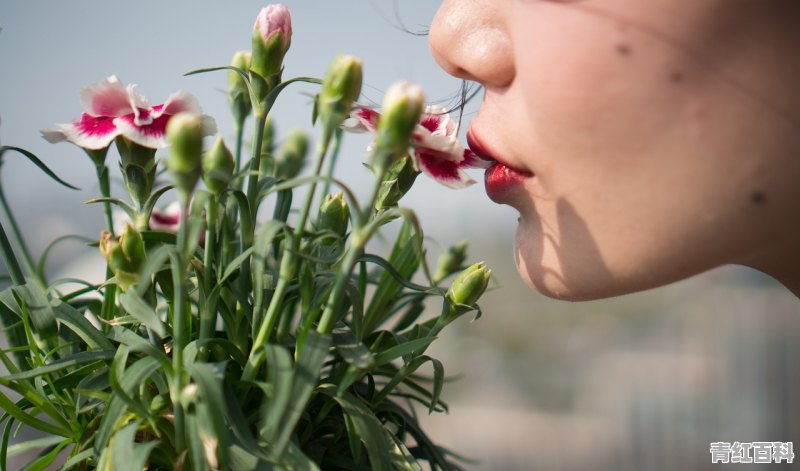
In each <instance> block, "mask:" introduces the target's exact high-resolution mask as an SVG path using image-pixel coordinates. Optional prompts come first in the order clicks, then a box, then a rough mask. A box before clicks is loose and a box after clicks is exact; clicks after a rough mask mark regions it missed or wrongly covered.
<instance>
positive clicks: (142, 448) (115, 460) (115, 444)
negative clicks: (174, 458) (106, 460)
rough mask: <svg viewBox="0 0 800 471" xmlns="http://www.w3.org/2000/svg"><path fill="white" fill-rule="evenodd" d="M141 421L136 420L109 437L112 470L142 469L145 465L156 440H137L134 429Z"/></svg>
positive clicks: (133, 470) (138, 470) (130, 470)
mask: <svg viewBox="0 0 800 471" xmlns="http://www.w3.org/2000/svg"><path fill="white" fill-rule="evenodd" d="M140 424H141V421H139V420H137V421H135V422H131V423H129V424H128V425H126V426H124V427H122V428H121V429H120V430H119V431H117V433H115V434H114V436H113V437H111V443H109V445H108V446H109V448H110V450H111V464H112V469H113V470H114V471H142V470H143V469H145V467H146V465H147V459H148V457H149V456H150V452H151V451H152V450H153V447H155V446H156V445H157V444H158V442H157V441H150V442H145V443H141V442H137V441H136V431H137V430H138V429H139V425H140Z"/></svg>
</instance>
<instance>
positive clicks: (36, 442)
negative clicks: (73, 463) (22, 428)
mask: <svg viewBox="0 0 800 471" xmlns="http://www.w3.org/2000/svg"><path fill="white" fill-rule="evenodd" d="M63 441H64V437H59V436H49V437H42V438H35V439H33V440H27V441H24V442H20V443H15V444H13V445H11V446H10V447H8V456H9V457H12V456H17V455H21V454H23V453H28V452H31V451H36V450H40V449H42V448H47V447H49V446H53V445H57V444H59V443H61V442H63Z"/></svg>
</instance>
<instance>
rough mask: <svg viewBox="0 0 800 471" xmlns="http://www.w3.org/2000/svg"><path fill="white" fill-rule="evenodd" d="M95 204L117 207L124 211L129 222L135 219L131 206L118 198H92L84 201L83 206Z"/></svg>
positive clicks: (134, 211) (134, 212)
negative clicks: (108, 204) (109, 204)
mask: <svg viewBox="0 0 800 471" xmlns="http://www.w3.org/2000/svg"><path fill="white" fill-rule="evenodd" d="M96 203H111V204H113V205H115V206H119V207H120V208H122V210H123V211H125V214H126V215H127V216H128V217H129V218H131V220H133V219H135V217H136V210H134V209H133V206H131V205H129V204H128V203H126V202H125V201H123V200H121V199H119V198H92V199H90V200H88V201H84V202H83V204H96Z"/></svg>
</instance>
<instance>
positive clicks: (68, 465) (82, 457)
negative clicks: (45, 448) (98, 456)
mask: <svg viewBox="0 0 800 471" xmlns="http://www.w3.org/2000/svg"><path fill="white" fill-rule="evenodd" d="M93 456H94V448H89V449H87V450H83V451H82V452H80V453H78V454H77V455H75V456H72V457H71V458H70V459H68V460H67V461H66V462H65V463H64V466H62V467H61V469H60V470H59V471H68V470H70V469H72V468H73V467H74V466H75V465H76V464H78V463H82V462H84V461H86V460H88V459H90V458H92V457H93Z"/></svg>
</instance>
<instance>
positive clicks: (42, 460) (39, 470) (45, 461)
mask: <svg viewBox="0 0 800 471" xmlns="http://www.w3.org/2000/svg"><path fill="white" fill-rule="evenodd" d="M70 443H72V440H71V439H68V440H64V441H62V442H61V443H59V444H58V445H56V446H55V447H54V448H53V449H52V450H50V451H49V452H47V453H45V454H44V455H42V456H39V457H38V458H35V459H34V460H32V461H31V462H29V463H28V464H27V465H25V471H44V470H46V469H48V468H50V465H52V464H53V461H55V459H56V458H57V457H58V454H59V453H61V450H62V449H63V448H64V447H65V446H67V445H69V444H70Z"/></svg>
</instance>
